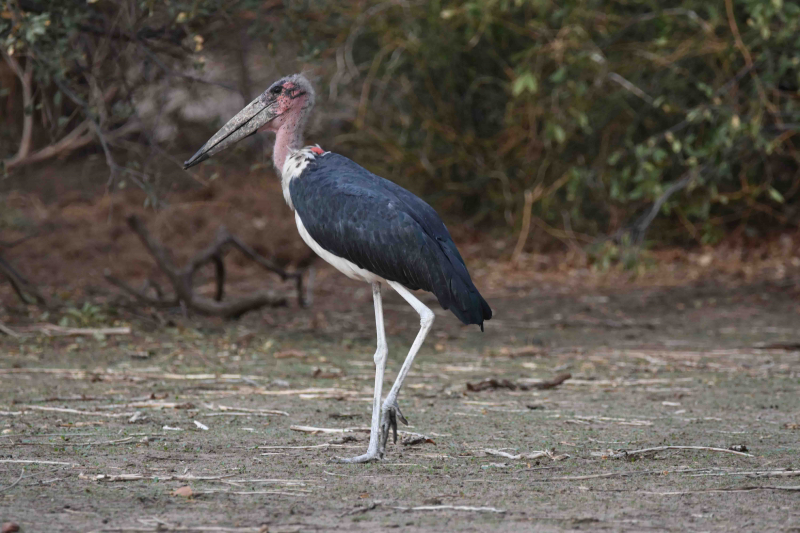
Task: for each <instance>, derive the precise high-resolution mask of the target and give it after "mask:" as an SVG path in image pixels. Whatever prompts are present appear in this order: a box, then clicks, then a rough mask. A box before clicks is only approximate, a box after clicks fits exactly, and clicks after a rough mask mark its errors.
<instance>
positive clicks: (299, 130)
mask: <svg viewBox="0 0 800 533" xmlns="http://www.w3.org/2000/svg"><path fill="white" fill-rule="evenodd" d="M305 119H306V112H305V110H303V109H302V108H301V109H297V110H296V111H290V112H289V114H288V116H287V117H286V119H285V120H284V122H283V124H282V125H281V127H280V128H279V129H278V131H277V133H276V135H275V147H274V148H273V149H272V161H273V163H275V168H276V169H277V170H278V172H282V171H283V164H284V163H285V162H286V158H287V157H288V156H289V154H290V153H291V152H293V151H295V150H298V149H300V148H302V147H303V129H305V125H306V120H305Z"/></svg>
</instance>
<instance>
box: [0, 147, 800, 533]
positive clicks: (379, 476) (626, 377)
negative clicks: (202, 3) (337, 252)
mask: <svg viewBox="0 0 800 533" xmlns="http://www.w3.org/2000/svg"><path fill="white" fill-rule="evenodd" d="M76 165H78V166H77V167H76ZM80 165H88V167H86V168H84V167H80ZM92 165H95V166H98V165H100V166H102V162H97V161H94V162H92V161H91V160H90V161H89V162H88V163H87V162H82V161H70V162H65V163H64V165H61V166H56V165H47V166H43V167H42V168H41V169H39V170H38V171H36V172H33V171H32V172H31V173H30V174H20V175H17V176H16V177H15V178H12V179H16V180H17V181H15V182H13V183H12V179H9V180H6V181H5V182H0V241H4V242H10V241H14V240H15V239H18V238H21V237H24V236H26V235H29V234H31V233H34V234H35V235H36V236H35V237H34V238H33V239H31V240H30V241H26V243H25V244H24V245H20V246H16V247H13V248H5V249H2V253H3V257H4V258H5V259H6V260H7V261H9V262H10V263H11V264H13V265H14V266H15V268H17V269H19V270H20V271H21V272H22V273H24V274H25V275H26V276H27V277H29V278H30V279H31V280H32V281H34V282H35V283H36V284H37V285H38V286H39V287H40V288H41V290H42V292H43V293H44V294H45V295H46V296H47V297H48V299H49V301H50V302H51V303H52V304H53V307H52V309H51V310H50V311H46V312H45V311H43V310H42V309H39V308H37V307H33V306H23V305H21V304H20V303H19V302H18V301H17V299H16V297H15V296H14V294H13V293H12V292H11V290H10V288H9V286H8V285H7V284H5V283H0V326H2V327H3V328H6V330H7V331H6V333H5V334H0V523H3V522H14V523H16V524H19V525H20V527H21V529H22V531H24V532H28V533H30V532H38V531H97V532H100V531H103V532H115V531H116V532H122V531H142V532H147V531H197V532H205V531H235V532H266V531H270V532H291V531H334V530H337V531H383V530H389V529H392V528H396V529H401V530H403V531H426V532H427V531H462V530H463V531H485V530H500V531H531V530H535V531H567V530H592V531H593V530H610V531H650V530H653V531H730V530H746V531H800V454H798V452H799V451H800V450H799V449H800V332H798V329H799V328H798V324H800V255H798V249H800V246H798V243H800V234H798V235H794V236H783V237H780V238H776V239H771V240H764V241H763V242H749V243H744V244H745V246H738V245H730V246H726V245H723V246H718V247H716V248H713V249H712V248H702V249H697V250H693V251H688V252H687V251H685V250H673V251H670V250H661V251H656V252H652V253H648V254H646V255H645V256H644V257H643V259H642V261H641V263H640V265H639V268H637V269H636V270H635V271H632V272H630V271H623V270H620V269H618V268H612V269H611V270H609V271H608V272H603V271H602V270H599V269H597V268H595V267H592V263H593V262H594V261H596V260H597V259H592V258H587V257H586V256H585V252H583V251H581V250H580V249H579V248H578V247H576V246H573V245H574V243H565V246H562V249H569V250H570V251H568V252H562V253H560V254H558V253H555V254H536V255H529V256H523V258H522V262H521V263H520V264H517V265H510V264H508V262H507V259H508V257H509V256H510V251H511V250H512V249H513V247H514V244H515V242H514V236H511V237H510V238H506V239H505V240H504V239H498V238H496V237H493V236H489V235H479V234H477V233H476V232H475V231H474V230H473V229H470V228H469V227H455V228H451V229H453V230H455V231H454V235H455V237H456V241H457V242H459V244H460V248H461V250H462V252H464V255H465V256H466V257H467V260H468V263H469V265H470V271H471V272H472V273H473V276H474V277H475V279H476V282H477V285H478V286H479V287H480V288H481V291H482V292H483V294H484V295H485V296H486V298H487V300H488V301H489V302H490V304H491V305H492V307H493V308H494V311H495V318H494V319H493V320H491V321H490V322H488V323H487V324H486V332H485V333H481V332H480V331H479V330H478V328H475V327H472V328H465V327H462V326H461V325H460V324H459V323H458V321H457V320H456V318H455V317H453V316H452V315H451V314H449V313H448V312H445V311H442V310H441V309H438V306H437V305H436V302H435V301H434V300H433V299H432V297H430V295H425V296H424V299H425V301H426V302H428V303H429V304H430V305H431V307H432V308H434V309H436V314H437V320H436V322H435V324H434V329H433V331H432V333H431V335H430V336H429V338H428V340H427V342H426V344H425V345H424V346H423V348H422V351H421V352H420V355H419V356H418V359H417V363H416V364H415V366H414V367H413V369H412V371H411V373H410V375H409V378H408V380H407V382H406V383H407V384H406V387H405V388H404V390H403V391H402V392H401V395H400V404H401V406H402V408H403V411H404V413H405V415H406V416H407V417H408V419H409V421H410V423H411V426H410V427H401V429H402V430H404V431H405V432H407V433H402V434H401V435H400V438H401V440H400V441H398V443H397V444H396V445H390V446H389V449H388V454H387V457H386V458H385V460H384V461H382V462H379V463H374V464H367V465H341V464H331V463H329V462H328V460H329V459H330V458H331V457H334V456H348V455H350V456H352V455H356V454H360V453H363V451H364V450H365V448H366V445H367V440H368V434H367V433H366V432H365V431H364V429H365V428H366V427H367V426H368V424H369V420H370V401H371V395H372V384H373V379H374V376H373V364H372V354H373V351H374V345H375V332H374V317H373V311H372V302H371V293H370V290H369V287H367V286H365V285H363V284H358V283H355V282H351V281H349V280H347V279H345V278H344V277H343V276H341V275H340V274H338V273H337V272H334V271H332V270H331V269H330V268H327V267H324V266H321V265H318V267H319V268H318V270H317V275H316V282H315V284H314V291H313V292H314V302H313V305H311V306H310V307H307V308H301V307H299V306H298V304H297V299H296V298H295V296H296V295H295V294H293V289H292V286H291V284H290V283H284V284H281V283H280V282H279V281H277V280H276V278H275V277H274V276H271V275H269V274H267V273H264V272H263V271H261V270H260V269H258V267H256V266H254V265H253V264H251V263H248V262H246V261H244V260H243V259H242V258H241V257H240V256H236V255H235V254H233V255H231V256H229V257H228V258H227V259H226V264H227V265H228V276H229V284H228V286H226V294H228V295H229V296H230V297H236V295H240V294H245V293H248V292H250V291H253V290H255V289H261V288H264V286H266V287H267V288H269V289H271V290H274V291H276V292H278V293H283V294H285V295H286V296H287V302H288V305H287V306H285V307H279V308H272V309H264V310H262V311H260V312H253V313H248V314H246V315H245V316H244V317H243V318H242V319H240V320H238V321H228V322H225V321H221V320H217V319H210V318H202V317H198V316H196V315H189V316H188V317H185V316H183V315H182V313H181V311H180V310H179V309H166V310H158V309H152V308H148V307H143V306H142V305H139V304H136V303H133V302H132V301H131V300H130V298H128V297H127V296H125V295H123V294H121V292H120V291H119V290H118V289H116V288H115V287H112V286H111V285H109V284H108V283H107V282H106V281H105V280H104V279H103V273H104V271H106V270H108V271H109V272H110V273H112V274H113V275H115V276H117V277H119V278H120V279H123V280H126V281H128V282H129V283H131V284H133V285H136V284H138V283H141V282H142V281H144V280H146V279H149V278H153V279H155V280H157V281H160V282H161V283H162V284H164V282H165V278H164V276H163V274H161V273H159V272H158V271H157V269H156V267H155V266H154V263H153V261H152V258H150V257H149V256H148V255H147V253H146V252H144V251H143V249H142V247H141V244H140V243H139V242H138V241H137V240H136V237H135V236H134V235H133V234H132V233H131V232H130V231H129V230H128V228H127V227H126V225H125V216H126V215H128V214H131V213H136V214H139V215H142V216H145V217H146V219H147V224H148V227H149V228H150V230H151V231H152V233H153V234H154V235H155V236H156V237H157V238H158V239H159V240H161V241H162V242H163V243H164V244H165V245H166V246H168V247H169V248H170V249H172V251H173V252H174V255H175V256H176V257H177V258H178V260H185V259H186V258H187V257H189V256H190V255H191V254H192V253H195V252H196V251H197V250H199V249H201V248H203V247H204V246H206V245H208V243H209V242H210V240H211V239H212V238H213V235H214V232H215V231H216V228H217V226H218V225H219V224H225V225H227V226H228V227H229V228H230V229H231V231H232V232H233V233H234V234H236V235H238V236H239V237H240V238H242V239H243V240H244V241H245V242H248V243H251V244H252V245H253V246H254V247H255V248H256V249H257V250H258V251H259V252H260V253H262V254H263V255H265V256H268V257H272V258H275V259H276V260H277V261H279V262H280V263H281V264H282V265H287V266H288V267H289V268H296V267H298V266H302V265H303V264H304V262H307V259H308V249H307V248H306V247H305V245H303V244H302V242H301V241H300V240H299V238H298V237H297V235H296V230H295V228H294V225H293V223H292V221H291V218H290V214H289V213H288V211H287V208H286V206H285V205H284V204H283V200H282V199H281V197H280V191H279V190H278V189H277V186H276V182H275V180H274V179H270V178H269V177H268V178H266V179H260V180H256V179H252V177H250V176H247V175H244V174H243V175H242V176H237V175H236V174H235V173H232V174H231V175H227V174H226V171H225V169H224V168H222V167H210V168H205V167H203V168H201V171H199V173H198V175H197V176H195V178H196V179H197V180H198V181H199V182H203V183H206V185H203V186H196V187H192V186H188V185H186V184H183V185H181V187H179V188H178V190H177V191H176V192H175V193H174V194H173V195H167V196H166V197H165V199H166V200H167V201H168V203H167V204H166V205H164V206H162V207H161V208H160V209H159V210H157V211H154V210H153V209H152V208H148V207H145V206H144V196H143V194H142V193H141V192H138V191H135V190H131V189H128V190H123V191H121V192H116V193H114V194H111V195H104V194H103V193H102V183H104V182H105V174H103V173H102V172H100V170H98V169H96V168H94V167H92ZM73 167H75V168H73ZM79 167H80V168H79ZM90 167H91V168H90ZM87 169H88V170H87ZM214 173H219V174H220V175H219V176H217V179H216V180H214V181H212V182H210V183H209V180H211V178H213V177H214V176H216V174H214ZM69 175H72V176H90V175H98V176H100V180H101V181H100V182H97V180H95V182H97V183H95V182H91V183H84V182H82V181H80V180H77V181H76V180H73V182H70V181H69V180H68V179H66V178H64V176H69ZM76 179H77V178H76ZM81 179H83V178H81ZM87 179H88V178H87ZM183 179H186V178H185V176H184V178H183ZM26 187H27V189H26ZM51 189H52V190H51ZM25 190H28V191H36V192H35V193H33V192H25ZM98 191H100V192H98ZM542 237H543V236H542V235H535V234H532V235H531V239H532V240H535V239H540V238H542ZM738 244H742V243H738ZM195 281H196V286H197V287H198V290H199V292H201V293H203V294H206V295H210V294H212V293H213V289H214V286H213V283H212V281H213V276H212V273H211V272H210V271H203V272H201V273H199V274H198V276H197V279H196V280H195ZM165 286H166V285H165ZM385 310H386V325H387V334H388V335H389V342H390V356H389V357H390V360H389V368H388V371H387V376H386V383H385V386H384V390H386V391H388V388H389V386H390V383H391V381H392V380H393V378H394V376H395V373H396V372H397V370H398V369H399V366H400V364H401V362H402V360H403V358H404V357H405V354H406V352H407V350H408V347H409V346H410V344H411V341H412V340H413V338H414V335H415V334H416V330H417V327H418V319H417V317H416V316H415V314H414V312H413V311H412V310H411V309H410V308H409V306H408V305H406V304H405V303H404V302H403V301H402V300H401V299H400V298H399V297H398V296H397V295H395V294H390V293H388V291H385ZM59 322H62V323H63V325H66V326H72V327H75V326H80V327H84V328H97V327H123V328H124V327H130V333H124V334H117V335H114V334H106V335H99V334H98V335H71V336H47V335H46V334H45V333H46V332H45V331H43V330H42V328H41V324H43V323H49V324H57V323H59ZM8 331H10V332H11V335H10V334H8ZM49 331H50V333H53V332H54V331H53V330H49ZM63 332H64V330H61V333H63ZM12 335H18V336H16V337H15V336H12ZM566 373H569V374H570V378H569V379H567V380H566V381H564V382H563V383H561V384H560V385H558V386H556V387H553V388H549V389H548V388H541V386H542V383H545V382H547V381H549V380H552V379H553V378H555V377H557V376H563V375H564V374H566ZM486 380H488V381H486ZM492 380H494V381H492ZM471 389H482V390H471ZM309 428H316V429H309ZM324 430H327V431H324ZM420 436H422V437H420ZM664 446H674V447H684V448H673V449H661V450H656V451H651V452H642V451H641V450H645V449H648V448H655V447H664ZM691 446H694V447H702V449H697V448H685V447H691ZM732 447H733V448H732ZM737 450H738V451H737Z"/></svg>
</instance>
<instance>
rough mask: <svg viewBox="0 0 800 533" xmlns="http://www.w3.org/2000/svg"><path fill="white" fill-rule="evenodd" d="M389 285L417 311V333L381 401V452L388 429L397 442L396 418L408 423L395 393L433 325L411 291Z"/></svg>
mask: <svg viewBox="0 0 800 533" xmlns="http://www.w3.org/2000/svg"><path fill="white" fill-rule="evenodd" d="M387 283H388V284H389V286H391V287H392V288H393V289H394V290H396V291H397V293H398V294H399V295H400V296H402V297H403V299H404V300H405V301H407V302H408V303H409V304H411V307H413V308H414V310H415V311H416V312H417V313H419V324H420V327H419V333H417V338H416V339H414V344H412V345H411V349H410V350H409V351H408V356H407V357H406V360H405V362H403V366H402V368H400V373H399V374H397V379H396V380H395V382H394V385H392V390H390V391H389V394H387V395H386V399H385V400H384V401H383V408H382V409H381V410H382V412H383V424H382V425H381V433H382V438H381V452H383V449H384V447H385V446H386V440H387V439H388V438H389V430H390V429H391V430H392V431H393V433H394V442H397V419H398V418H399V419H400V421H401V422H402V423H403V424H406V425H407V424H408V422H407V421H406V419H405V417H404V416H403V413H401V412H400V408H399V407H398V405H397V394H398V393H399V392H400V387H402V386H403V381H404V380H405V379H406V375H407V374H408V371H409V370H411V364H412V363H413V362H414V357H416V355H417V352H419V349H420V347H422V343H423V342H425V337H427V336H428V332H429V331H430V330H431V326H433V319H434V314H433V311H431V310H430V309H429V308H428V307H427V306H426V305H425V304H423V303H422V302H420V301H419V300H418V299H417V298H416V297H415V296H414V295H413V294H411V291H409V290H408V289H406V288H405V287H403V286H402V285H400V284H399V283H397V282H394V281H387Z"/></svg>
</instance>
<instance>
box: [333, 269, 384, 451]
mask: <svg viewBox="0 0 800 533" xmlns="http://www.w3.org/2000/svg"><path fill="white" fill-rule="evenodd" d="M372 299H373V300H374V302H375V329H377V330H378V347H377V349H376V350H375V357H374V360H375V393H374V397H373V400H372V425H371V426H370V432H369V446H368V447H367V453H365V454H364V455H359V456H358V457H348V458H342V457H337V458H335V459H332V461H333V462H337V463H367V462H369V461H377V460H379V459H381V457H382V455H383V454H382V450H380V449H379V446H378V444H379V437H380V423H381V389H382V388H383V372H384V370H385V369H386V358H387V356H388V355H389V347H388V345H387V344H386V331H384V328H383V303H382V301H381V284H380V283H379V282H377V281H376V282H374V283H373V284H372Z"/></svg>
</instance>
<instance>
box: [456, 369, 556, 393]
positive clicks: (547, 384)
mask: <svg viewBox="0 0 800 533" xmlns="http://www.w3.org/2000/svg"><path fill="white" fill-rule="evenodd" d="M571 377H572V374H570V373H565V374H559V375H558V376H556V377H554V378H553V379H550V380H547V381H540V382H537V383H530V384H529V383H525V384H522V383H514V382H513V381H510V380H508V379H496V378H486V379H484V380H483V381H479V382H477V383H467V390H468V391H470V392H479V391H482V390H487V389H492V390H493V389H509V390H522V391H526V390H531V389H538V390H547V389H553V388H555V387H558V386H559V385H561V384H562V383H564V382H565V381H567V380H568V379H570V378H571Z"/></svg>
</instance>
